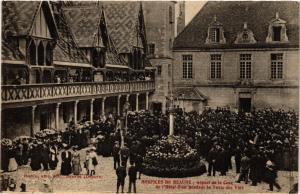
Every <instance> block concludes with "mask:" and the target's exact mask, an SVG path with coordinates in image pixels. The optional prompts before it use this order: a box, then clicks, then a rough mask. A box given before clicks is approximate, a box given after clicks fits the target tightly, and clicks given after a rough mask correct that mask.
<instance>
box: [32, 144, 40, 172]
mask: <svg viewBox="0 0 300 194" xmlns="http://www.w3.org/2000/svg"><path fill="white" fill-rule="evenodd" d="M30 158H31V162H30V167H31V170H33V171H36V170H40V169H41V156H40V150H39V148H38V145H37V144H35V143H34V144H33V145H32V148H31V150H30Z"/></svg>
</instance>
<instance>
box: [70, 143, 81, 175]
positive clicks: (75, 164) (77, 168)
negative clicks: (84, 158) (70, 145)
mask: <svg viewBox="0 0 300 194" xmlns="http://www.w3.org/2000/svg"><path fill="white" fill-rule="evenodd" d="M81 170H82V169H81V165H80V153H79V152H78V151H77V148H76V147H75V148H74V153H73V159H72V171H73V174H74V175H79V174H80V173H81Z"/></svg>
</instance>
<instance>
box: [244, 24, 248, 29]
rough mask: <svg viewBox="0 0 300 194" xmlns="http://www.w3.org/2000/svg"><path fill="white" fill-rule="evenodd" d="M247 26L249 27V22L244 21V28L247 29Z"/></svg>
mask: <svg viewBox="0 0 300 194" xmlns="http://www.w3.org/2000/svg"><path fill="white" fill-rule="evenodd" d="M247 28H248V26H247V22H244V30H246V29H247Z"/></svg>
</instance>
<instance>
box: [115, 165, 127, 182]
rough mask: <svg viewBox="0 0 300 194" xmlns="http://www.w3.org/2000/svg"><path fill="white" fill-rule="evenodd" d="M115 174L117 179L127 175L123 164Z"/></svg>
mask: <svg viewBox="0 0 300 194" xmlns="http://www.w3.org/2000/svg"><path fill="white" fill-rule="evenodd" d="M116 174H117V177H118V179H119V180H124V179H125V177H126V176H127V174H126V168H125V166H119V167H118V168H117V170H116Z"/></svg>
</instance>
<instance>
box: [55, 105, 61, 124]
mask: <svg viewBox="0 0 300 194" xmlns="http://www.w3.org/2000/svg"><path fill="white" fill-rule="evenodd" d="M59 106H60V103H57V104H56V109H55V128H56V130H58V129H59Z"/></svg>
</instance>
